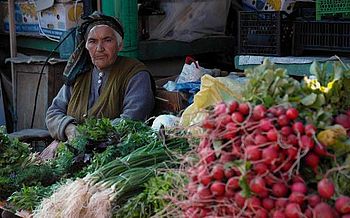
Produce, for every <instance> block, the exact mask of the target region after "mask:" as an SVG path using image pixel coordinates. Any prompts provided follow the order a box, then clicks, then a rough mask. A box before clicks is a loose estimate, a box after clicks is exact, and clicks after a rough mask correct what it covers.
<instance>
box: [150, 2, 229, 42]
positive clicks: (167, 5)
mask: <svg viewBox="0 0 350 218" xmlns="http://www.w3.org/2000/svg"><path fill="white" fill-rule="evenodd" d="M230 4H231V0H162V1H161V3H160V7H161V8H162V10H164V11H165V14H166V17H165V18H164V19H163V20H162V21H161V22H160V24H159V25H158V26H157V27H156V28H154V29H153V30H150V39H157V40H178V41H185V42H191V41H193V40H195V39H199V38H203V37H205V36H210V35H224V33H225V27H226V20H227V15H228V11H229V8H230Z"/></svg>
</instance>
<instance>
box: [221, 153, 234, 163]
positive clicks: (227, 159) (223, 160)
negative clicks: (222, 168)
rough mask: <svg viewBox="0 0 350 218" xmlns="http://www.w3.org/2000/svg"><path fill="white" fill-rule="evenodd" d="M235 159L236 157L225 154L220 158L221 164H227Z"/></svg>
mask: <svg viewBox="0 0 350 218" xmlns="http://www.w3.org/2000/svg"><path fill="white" fill-rule="evenodd" d="M234 158H235V157H234V156H233V155H232V154H230V153H223V154H221V156H220V163H222V164H225V163H227V162H230V161H232V160H233V159H234Z"/></svg>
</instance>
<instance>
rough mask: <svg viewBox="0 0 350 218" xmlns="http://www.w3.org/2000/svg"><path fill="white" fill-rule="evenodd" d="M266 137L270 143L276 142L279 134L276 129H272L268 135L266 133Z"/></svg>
mask: <svg viewBox="0 0 350 218" xmlns="http://www.w3.org/2000/svg"><path fill="white" fill-rule="evenodd" d="M266 137H267V139H268V140H269V141H271V142H275V141H277V139H278V133H277V130H276V129H270V130H269V131H268V132H267V133H266Z"/></svg>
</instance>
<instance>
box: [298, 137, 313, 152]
mask: <svg viewBox="0 0 350 218" xmlns="http://www.w3.org/2000/svg"><path fill="white" fill-rule="evenodd" d="M300 141H301V143H300V147H302V148H304V149H312V148H313V147H314V146H315V142H314V140H313V139H312V138H311V137H309V136H307V135H302V136H301V139H300Z"/></svg>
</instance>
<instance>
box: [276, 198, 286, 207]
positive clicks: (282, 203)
mask: <svg viewBox="0 0 350 218" xmlns="http://www.w3.org/2000/svg"><path fill="white" fill-rule="evenodd" d="M287 204H288V199H287V198H278V199H277V200H276V201H275V207H276V208H283V209H284V208H285V207H286V206H287Z"/></svg>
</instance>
